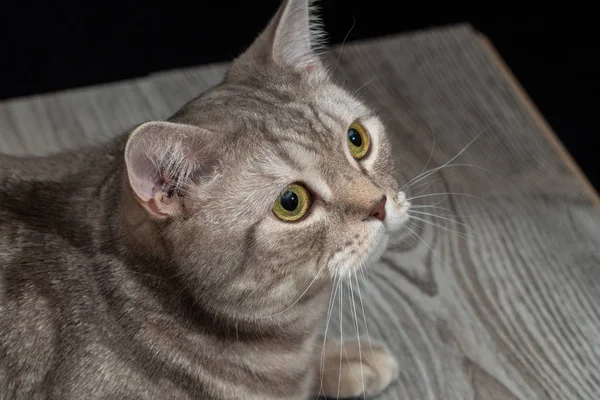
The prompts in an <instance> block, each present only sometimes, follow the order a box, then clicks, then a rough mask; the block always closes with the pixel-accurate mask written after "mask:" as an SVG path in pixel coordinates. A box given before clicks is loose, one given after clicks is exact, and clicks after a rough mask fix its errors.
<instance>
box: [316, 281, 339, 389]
mask: <svg viewBox="0 0 600 400" xmlns="http://www.w3.org/2000/svg"><path fill="white" fill-rule="evenodd" d="M339 287H340V278H339V276H338V275H337V274H336V275H335V277H334V278H333V287H332V290H331V296H330V297H329V307H327V318H326V320H325V333H324V334H323V349H322V350H321V388H320V389H319V395H320V394H321V393H323V394H324V391H323V376H324V373H325V348H326V346H327V331H328V330H329V322H330V321H331V314H332V311H333V307H334V305H335V296H336V295H337V291H338V289H339ZM317 397H318V396H317Z"/></svg>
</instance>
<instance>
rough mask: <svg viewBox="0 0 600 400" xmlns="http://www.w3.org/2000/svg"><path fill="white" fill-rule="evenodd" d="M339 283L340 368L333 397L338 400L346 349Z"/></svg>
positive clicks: (342, 294)
mask: <svg viewBox="0 0 600 400" xmlns="http://www.w3.org/2000/svg"><path fill="white" fill-rule="evenodd" d="M340 283H341V284H342V286H341V290H340V368H339V370H338V372H339V377H338V390H337V396H335V397H336V398H338V399H339V398H340V389H341V386H342V357H343V354H344V353H345V352H346V348H345V347H344V334H343V332H344V313H343V312H342V308H343V303H344V302H343V298H344V289H343V282H342V281H341V280H340Z"/></svg>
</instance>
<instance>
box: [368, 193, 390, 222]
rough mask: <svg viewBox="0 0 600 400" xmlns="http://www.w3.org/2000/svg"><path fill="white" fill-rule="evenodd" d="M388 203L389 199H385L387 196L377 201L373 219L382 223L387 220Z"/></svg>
mask: <svg viewBox="0 0 600 400" xmlns="http://www.w3.org/2000/svg"><path fill="white" fill-rule="evenodd" d="M386 201H387V197H385V195H383V196H382V197H381V199H379V200H378V201H377V203H376V204H375V207H374V208H373V211H371V215H370V216H371V217H373V218H377V219H378V220H380V221H383V220H384V219H385V202H386Z"/></svg>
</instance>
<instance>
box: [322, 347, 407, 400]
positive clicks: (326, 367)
mask: <svg viewBox="0 0 600 400" xmlns="http://www.w3.org/2000/svg"><path fill="white" fill-rule="evenodd" d="M320 343H323V338H322V337H321V341H320ZM317 350H318V352H317V353H318V354H317V356H316V357H315V363H316V368H315V372H316V377H315V386H314V389H313V393H314V396H317V395H320V396H323V397H325V398H333V399H337V398H340V399H343V398H357V397H359V398H373V397H375V396H377V395H378V394H379V393H381V392H382V391H383V390H385V389H386V388H387V387H388V386H389V384H390V383H391V382H392V381H394V380H395V379H396V378H397V377H398V363H397V362H396V360H395V359H394V357H393V356H392V355H391V354H390V353H389V351H388V350H387V349H386V348H385V347H384V346H383V345H382V344H380V343H377V342H369V341H368V340H364V339H360V340H357V339H350V340H345V341H344V342H343V346H341V345H340V341H339V340H337V341H336V340H335V339H333V338H327V341H326V342H325V345H324V347H323V346H317ZM340 355H341V356H340ZM313 399H314V397H313Z"/></svg>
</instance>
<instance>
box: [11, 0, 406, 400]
mask: <svg viewBox="0 0 600 400" xmlns="http://www.w3.org/2000/svg"><path fill="white" fill-rule="evenodd" d="M321 32H322V31H321V26H320V24H319V21H318V19H317V18H316V17H315V9H314V5H313V4H312V3H311V2H309V1H307V0H286V1H284V2H283V3H282V4H281V6H280V8H279V9H278V11H277V13H276V14H275V15H274V16H273V17H272V19H271V20H270V22H269V23H268V24H267V26H266V27H265V29H264V30H263V31H262V32H261V33H260V35H258V36H257V37H256V39H255V41H254V42H253V43H252V44H251V45H250V46H249V47H248V48H247V49H246V50H245V51H244V52H242V53H241V54H240V55H239V56H238V57H236V58H234V59H233V60H232V62H231V64H230V67H229V69H228V71H227V73H226V75H225V77H224V79H223V81H222V82H221V83H219V84H218V85H216V86H215V87H213V88H211V89H210V90H209V91H207V92H205V93H203V94H200V95H199V96H198V97H197V98H195V99H193V100H191V101H190V102H189V103H187V104H185V105H184V106H183V107H182V108H181V109H180V110H178V111H177V112H175V113H174V114H173V115H172V116H171V117H170V118H168V119H166V120H164V121H162V120H161V121H146V122H143V123H141V124H139V125H137V126H135V127H132V128H131V129H130V130H128V131H127V132H124V133H123V134H122V135H120V136H117V137H116V138H115V139H114V140H111V141H108V142H105V143H103V144H101V145H94V146H92V145H90V146H89V147H85V148H82V149H78V150H77V151H64V152H61V153H58V154H53V155H48V156H44V157H15V156H10V155H2V156H0V183H1V187H2V191H1V192H0V398H2V399H5V400H11V399H61V400H67V399H76V400H81V399H86V400H90V399H215V400H216V399H219V400H221V399H227V400H231V399H260V400H266V399H298V400H306V399H309V398H315V396H318V395H324V396H327V397H329V398H333V397H340V398H346V397H354V396H365V397H373V396H376V395H378V394H380V393H381V392H382V391H384V390H385V389H386V388H387V387H388V386H389V385H390V383H391V382H392V381H394V380H395V379H397V377H398V374H399V367H398V364H397V362H396V360H395V359H394V357H393V356H392V355H391V354H390V353H389V352H388V351H387V350H386V347H385V346H384V345H382V344H379V343H373V344H372V346H373V351H371V348H370V347H371V344H370V343H362V342H361V341H360V340H359V339H350V340H347V341H345V342H344V360H343V362H340V351H341V344H340V343H339V342H338V341H336V340H333V339H328V340H326V341H325V340H324V339H325V338H324V337H323V333H322V331H323V327H324V323H325V318H324V317H325V315H326V313H327V307H328V303H329V297H330V295H331V292H332V287H333V283H334V281H335V279H344V278H345V277H348V276H352V274H353V273H355V272H356V271H357V270H358V269H360V268H362V267H363V266H364V265H366V264H368V263H372V262H373V261H375V260H377V258H378V257H379V256H380V255H381V254H382V252H383V251H384V250H385V248H386V245H387V242H388V238H389V237H390V235H391V234H393V233H394V232H396V231H398V230H400V229H401V227H402V226H403V224H404V223H405V222H406V220H407V219H408V214H407V211H408V209H409V207H410V203H409V202H408V201H407V199H406V198H405V195H404V193H403V192H401V191H399V184H398V177H397V172H396V168H395V167H394V160H393V154H392V150H391V144H390V142H389V141H388V138H387V136H386V135H387V133H386V129H385V127H384V125H383V124H382V122H381V121H380V118H379V117H378V116H377V115H376V114H375V113H374V112H373V111H372V110H371V109H369V108H368V107H367V106H366V105H365V104H364V103H363V102H361V101H360V100H359V99H358V98H356V97H355V96H353V95H351V94H350V92H348V91H347V90H346V89H344V88H342V87H341V86H339V85H338V84H336V83H334V81H333V79H332V71H331V69H330V67H329V66H328V65H327V63H326V62H324V58H323V57H322V54H321V46H322V34H321ZM367 346H369V351H364V349H365V348H366V347H367ZM361 349H362V351H361ZM357 377H360V379H357Z"/></svg>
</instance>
